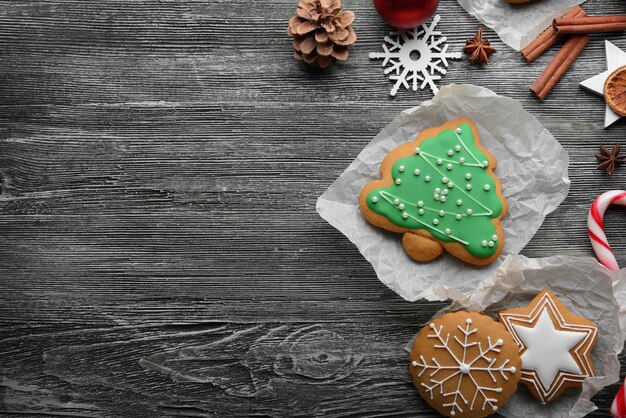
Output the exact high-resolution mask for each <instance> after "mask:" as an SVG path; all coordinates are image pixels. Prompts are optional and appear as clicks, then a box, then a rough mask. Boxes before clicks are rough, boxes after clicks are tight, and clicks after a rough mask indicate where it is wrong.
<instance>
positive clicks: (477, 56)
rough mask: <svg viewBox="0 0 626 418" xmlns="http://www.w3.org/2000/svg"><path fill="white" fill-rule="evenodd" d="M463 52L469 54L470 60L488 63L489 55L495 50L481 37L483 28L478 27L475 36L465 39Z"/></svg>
mask: <svg viewBox="0 0 626 418" xmlns="http://www.w3.org/2000/svg"><path fill="white" fill-rule="evenodd" d="M463 52H465V53H466V54H467V55H469V56H470V57H469V59H470V61H472V62H480V63H481V64H487V63H489V55H491V54H493V53H494V52H496V49H495V48H494V47H492V46H491V44H490V42H489V41H488V40H486V39H484V38H483V28H482V27H479V28H478V31H477V32H476V36H474V37H473V38H469V39H468V40H467V41H465V48H463Z"/></svg>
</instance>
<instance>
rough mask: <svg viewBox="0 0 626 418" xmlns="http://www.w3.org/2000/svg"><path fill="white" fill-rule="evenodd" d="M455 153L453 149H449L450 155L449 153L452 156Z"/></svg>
mask: <svg viewBox="0 0 626 418" xmlns="http://www.w3.org/2000/svg"><path fill="white" fill-rule="evenodd" d="M453 154H454V151H452V150H451V149H449V150H448V155H449V156H450V157H452V155H453Z"/></svg>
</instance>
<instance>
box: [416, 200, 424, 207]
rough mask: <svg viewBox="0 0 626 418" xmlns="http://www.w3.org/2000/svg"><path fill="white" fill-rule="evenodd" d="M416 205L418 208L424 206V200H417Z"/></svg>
mask: <svg viewBox="0 0 626 418" xmlns="http://www.w3.org/2000/svg"><path fill="white" fill-rule="evenodd" d="M417 206H419V207H420V208H423V207H424V201H423V200H420V201H418V202H417Z"/></svg>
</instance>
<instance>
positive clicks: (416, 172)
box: [413, 168, 420, 176]
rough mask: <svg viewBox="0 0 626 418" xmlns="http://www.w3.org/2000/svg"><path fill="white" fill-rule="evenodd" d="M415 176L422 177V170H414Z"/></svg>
mask: <svg viewBox="0 0 626 418" xmlns="http://www.w3.org/2000/svg"><path fill="white" fill-rule="evenodd" d="M413 174H415V175H416V176H419V175H420V169H419V168H416V169H415V170H413Z"/></svg>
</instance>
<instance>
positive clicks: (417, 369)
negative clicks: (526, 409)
mask: <svg viewBox="0 0 626 418" xmlns="http://www.w3.org/2000/svg"><path fill="white" fill-rule="evenodd" d="M410 361H411V365H410V371H411V375H412V377H413V384H414V385H415V387H416V388H417V390H418V392H419V393H420V395H422V397H423V398H424V399H425V400H426V402H428V403H429V404H430V406H432V407H433V408H435V409H436V410H437V411H439V412H440V413H441V414H443V415H446V416H449V417H472V418H480V417H485V416H487V415H490V414H493V413H496V412H497V411H498V410H499V409H500V407H502V406H503V405H504V404H506V403H507V402H508V400H509V397H510V396H511V395H512V394H513V393H514V392H515V390H516V389H517V383H518V381H519V379H520V366H521V359H520V355H519V349H518V347H517V344H516V343H515V341H514V340H513V338H512V337H511V335H510V334H509V333H508V332H507V331H506V329H505V328H504V326H503V325H502V324H500V323H498V322H496V321H494V320H493V319H491V318H490V317H488V316H486V315H482V314H479V313H476V312H471V313H470V312H465V311H460V312H454V313H448V314H445V315H443V316H441V317H439V318H436V319H434V320H433V321H432V322H430V323H429V324H428V325H427V326H426V327H424V329H422V331H420V333H419V334H418V335H417V337H415V340H413V347H412V350H411V355H410Z"/></svg>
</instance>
